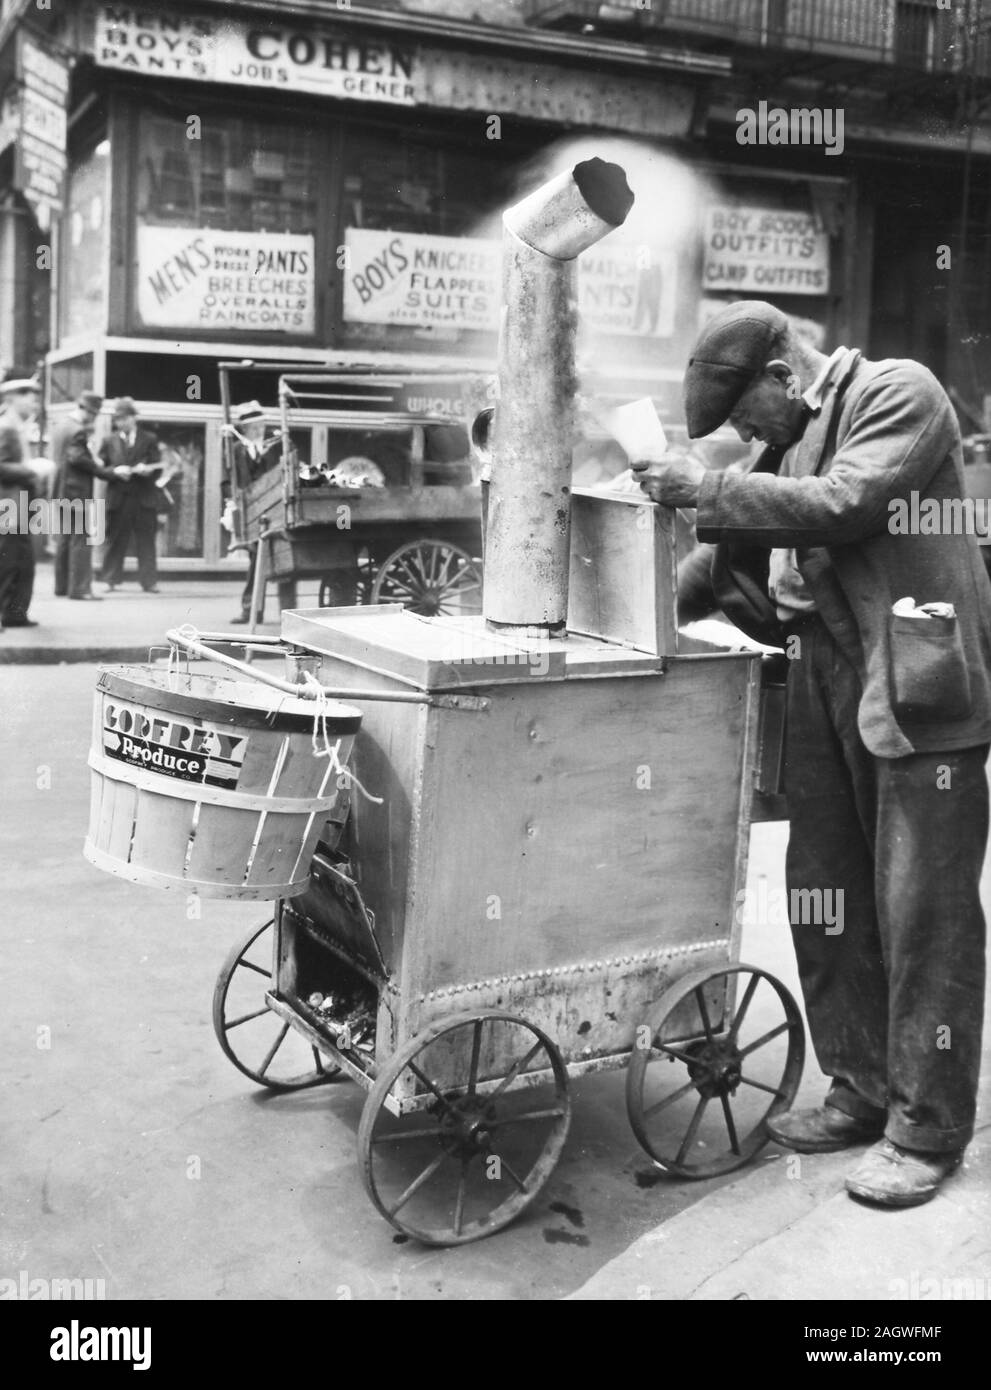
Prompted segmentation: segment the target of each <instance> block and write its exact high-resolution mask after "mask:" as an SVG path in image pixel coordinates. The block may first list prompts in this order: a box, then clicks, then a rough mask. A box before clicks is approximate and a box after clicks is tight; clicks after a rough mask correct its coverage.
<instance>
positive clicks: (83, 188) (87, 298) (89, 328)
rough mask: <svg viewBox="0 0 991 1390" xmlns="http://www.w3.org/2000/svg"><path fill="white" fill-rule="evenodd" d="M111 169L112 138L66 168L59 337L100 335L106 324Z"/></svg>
mask: <svg viewBox="0 0 991 1390" xmlns="http://www.w3.org/2000/svg"><path fill="white" fill-rule="evenodd" d="M109 167H110V142H109V140H101V141H100V143H99V144H98V145H97V146H96V147H95V148H94V149H93V150H91V151H90V153H89V154H87V155H86V156H85V157H84V158H82V159H80V160H78V161H75V162H74V163H73V164H72V166H71V167H70V169H69V174H68V178H67V181H66V203H65V214H64V216H63V219H62V226H63V234H62V247H63V250H62V286H63V288H62V295H61V314H60V320H61V321H60V325H59V328H60V333H61V337H62V338H63V339H65V338H74V337H77V336H80V335H82V334H94V333H99V332H100V331H101V330H104V329H105V328H106V325H107V260H106V248H107V239H108V236H109V228H108V206H109V183H108V179H109Z"/></svg>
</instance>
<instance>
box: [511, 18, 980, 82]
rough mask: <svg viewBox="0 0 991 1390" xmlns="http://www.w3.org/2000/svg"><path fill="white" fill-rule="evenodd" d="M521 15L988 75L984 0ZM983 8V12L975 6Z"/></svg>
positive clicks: (544, 21) (670, 36)
mask: <svg viewBox="0 0 991 1390" xmlns="http://www.w3.org/2000/svg"><path fill="white" fill-rule="evenodd" d="M524 9H525V12H526V17H527V20H528V22H529V23H531V24H537V25H545V24H567V23H574V22H580V23H586V24H597V25H601V24H610V23H612V24H616V25H619V24H623V23H624V22H625V23H626V24H628V25H629V26H630V28H631V29H632V28H634V27H636V28H639V29H640V30H641V31H644V30H649V31H652V32H654V33H656V34H658V36H659V37H660V35H661V34H663V35H664V37H665V38H666V39H668V40H669V41H670V40H674V39H675V38H683V39H685V40H687V41H689V42H690V41H692V40H693V39H694V40H695V41H696V42H701V41H707V42H719V43H725V44H727V45H739V46H742V47H747V48H765V49H772V50H791V51H794V52H796V53H811V54H818V53H821V54H823V55H827V56H835V57H837V58H843V57H848V58H851V59H854V60H860V61H863V62H870V63H876V64H888V65H893V66H897V67H906V68H912V69H915V70H916V71H920V72H931V73H946V72H959V71H960V70H961V69H963V68H967V69H968V70H969V71H971V72H973V73H975V74H978V75H981V76H989V75H991V46H989V40H988V31H989V28H991V0H984V2H983V3H982V0H957V3H955V4H954V5H952V6H951V7H950V8H949V9H944V8H941V7H939V6H938V5H937V0H524ZM982 11H984V13H982Z"/></svg>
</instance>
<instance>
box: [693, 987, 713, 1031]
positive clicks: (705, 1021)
mask: <svg viewBox="0 0 991 1390" xmlns="http://www.w3.org/2000/svg"><path fill="white" fill-rule="evenodd" d="M695 998H696V1001H697V1002H698V1006H699V1013H700V1014H701V1016H702V1028H703V1030H704V1032H705V1038H706V1042H712V1024H711V1023H710V1022H709V1010H708V1008H707V1007H706V1002H705V994H704V993H703V990H702V986H701V985H699V987H698V989H697V990H696V991H695Z"/></svg>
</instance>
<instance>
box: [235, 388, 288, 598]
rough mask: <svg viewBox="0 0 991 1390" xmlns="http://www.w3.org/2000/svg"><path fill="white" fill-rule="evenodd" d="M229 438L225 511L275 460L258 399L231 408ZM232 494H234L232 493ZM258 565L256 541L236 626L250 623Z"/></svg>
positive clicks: (273, 441)
mask: <svg viewBox="0 0 991 1390" xmlns="http://www.w3.org/2000/svg"><path fill="white" fill-rule="evenodd" d="M224 432H225V433H226V434H227V436H228V438H229V439H230V440H231V447H230V460H231V464H230V467H231V474H232V481H233V484H234V486H233V488H232V487H231V480H228V482H227V484H226V486H225V494H226V497H225V501H226V504H227V505H226V507H225V514H226V513H229V510H230V508H231V507H232V506H236V505H237V503H236V501H235V496H236V497H237V498H239V497H240V496H241V495H242V494H243V493H244V491H245V490H246V489H247V488H248V486H249V485H250V484H251V483H252V482H254V480H255V479H256V478H258V477H260V476H261V475H262V473H266V472H268V470H269V469H270V468H271V467H272V466H273V464H274V463H275V462H276V459H275V457H274V456H273V454H272V450H273V449H274V447H275V446H276V445H277V444H278V443H279V436H278V435H274V436H273V437H272V438H271V439H269V440H268V441H266V439H265V411H264V410H263V409H262V407H261V405H260V404H259V403H258V401H244V402H243V403H242V404H241V405H237V406H235V407H234V409H233V410H232V411H231V423H230V424H229V425H227V426H225V431H224ZM232 494H234V495H233V496H232ZM257 564H258V542H257V541H255V542H254V543H253V544H251V545H249V547H248V574H247V578H246V579H245V584H244V588H243V589H242V591H241V611H240V613H238V614H237V615H236V616H235V617H233V618H231V622H232V623H234V624H236V625H241V624H244V623H250V621H251V596H252V593H253V592H254V586H255V569H256V567H257Z"/></svg>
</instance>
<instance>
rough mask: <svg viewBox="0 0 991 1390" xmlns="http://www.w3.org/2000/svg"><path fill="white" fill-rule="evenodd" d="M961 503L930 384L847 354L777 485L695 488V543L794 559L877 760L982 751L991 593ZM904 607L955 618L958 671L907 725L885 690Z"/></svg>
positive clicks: (914, 368) (948, 431)
mask: <svg viewBox="0 0 991 1390" xmlns="http://www.w3.org/2000/svg"><path fill="white" fill-rule="evenodd" d="M784 472H786V474H787V476H782V473H784ZM963 497H964V476H963V457H962V449H961V440H960V430H959V427H958V425H957V421H956V416H955V414H954V412H953V408H952V406H951V404H950V401H949V398H948V397H947V395H946V393H945V392H944V390H943V388H942V387H941V386H940V384H939V382H938V381H937V380H936V378H935V377H934V376H933V375H932V373H931V372H930V371H928V370H927V369H926V368H925V367H923V366H921V365H920V364H919V363H918V362H912V361H908V360H887V361H883V362H869V361H867V360H865V359H863V358H861V357H860V355H859V353H854V352H851V353H850V354H848V357H847V359H846V361H845V363H844V364H843V365H842V366H841V368H840V371H839V373H838V377H837V382H836V385H835V387H834V388H833V389H831V390H829V391H828V392H827V395H826V397H825V399H824V401H823V404H822V407H821V409H820V411H819V413H818V414H817V415H816V416H814V417H813V418H812V419H811V420H810V422H809V424H808V426H807V428H806V430H805V433H804V434H803V436H802V438H801V440H800V442H799V443H798V444H797V445H796V447H795V448H794V449H792V450H791V451H789V452H788V453H787V454H786V455H785V458H784V461H783V463H782V471H781V472H779V473H777V474H770V473H766V472H758V471H753V472H750V473H746V474H732V473H717V472H708V473H706V475H705V477H704V479H703V481H702V485H701V488H700V491H699V498H698V518H697V529H698V535H699V539H700V540H701V541H730V542H733V541H738V542H747V543H749V544H756V545H760V546H766V547H767V548H768V549H772V548H776V547H793V548H795V550H796V552H797V559H798V566H799V569H800V570H801V573H802V575H803V577H804V579H805V582H806V584H807V585H808V587H809V590H810V591H811V593H812V596H813V598H814V600H815V603H816V607H817V609H818V611H819V614H820V616H821V618H822V619H823V621H824V622H825V623H826V625H827V627H828V628H829V629H830V631H831V633H832V635H833V637H834V638H835V640H836V642H837V644H838V645H839V646H840V647H841V648H842V650H843V651H844V652H845V653H846V654H847V656H848V657H849V658H850V660H851V661H853V662H854V663H855V664H856V666H857V667H858V669H859V671H860V674H861V678H862V680H863V695H862V698H861V701H860V707H859V710H858V727H859V729H860V734H861V737H862V738H863V740H864V744H865V745H866V747H867V748H868V750H869V751H870V752H871V753H873V754H875V755H876V756H879V757H887V758H897V757H903V756H905V755H907V754H910V753H913V752H936V751H939V750H941V749H946V750H950V749H955V748H967V747H972V746H975V745H978V744H983V743H987V742H989V741H991V583H989V581H988V577H987V574H986V572H985V569H984V563H983V561H982V559H981V554H980V547H979V546H978V544H977V541H976V539H975V537H974V535H973V534H972V532H971V529H969V528H968V526H967V525H966V524H965V523H962V522H961V521H960V519H959V518H960V517H961V515H962V513H961V512H960V511H959V501H960V499H962V498H963ZM954 500H956V502H957V508H958V509H957V510H956V511H954V509H953V507H952V503H953V501H954ZM927 501H928V502H929V506H928V507H927V506H926V503H927ZM947 503H949V504H950V505H949V506H947V505H945V504H947ZM934 510H935V511H938V512H939V514H940V515H941V516H942V517H944V518H945V519H946V520H945V521H944V523H943V524H941V525H940V526H939V529H938V530H936V531H935V533H930V532H932V531H933V526H932V524H931V523H929V524H926V523H922V524H920V522H919V517H920V516H921V515H922V514H924V513H925V514H928V515H930V516H931V515H932V514H933V511H934ZM954 517H956V518H957V520H956V521H955V522H954ZM905 597H912V598H914V599H915V601H916V603H917V604H921V603H929V602H936V601H940V602H946V603H952V604H953V606H954V609H955V612H956V623H955V624H954V633H953V641H954V644H955V646H956V648H957V653H956V656H957V658H958V659H957V660H956V661H955V662H954V660H953V659H952V654H951V653H950V652H949V651H948V652H947V654H946V672H947V673H948V674H947V675H946V679H947V681H949V682H950V683H951V684H952V685H953V688H952V689H951V688H949V686H947V687H946V698H945V702H944V704H943V707H942V709H941V710H940V711H933V710H930V711H927V712H926V714H925V716H924V717H914V715H913V714H911V713H906V712H905V706H904V702H901V703H900V702H899V701H898V700H897V698H896V691H895V689H894V684H895V680H894V679H893V671H894V670H897V669H898V668H899V663H901V662H904V660H905V658H904V656H903V655H900V653H902V652H904V650H905V649H904V648H903V647H902V646H900V645H899V644H900V642H901V641H902V639H901V638H900V637H899V636H898V625H897V623H895V622H893V619H892V616H891V609H892V605H893V604H894V603H895V602H896V601H897V600H898V599H901V598H905ZM905 621H906V620H902V628H904V623H905ZM907 621H908V622H909V623H912V622H913V621H914V622H916V623H924V621H925V620H922V619H918V620H912V619H909V620H907ZM915 631H916V632H919V629H918V628H916V629H915ZM932 631H933V629H931V628H930V629H929V630H928V632H927V633H922V634H921V635H922V636H923V637H928V636H929V635H930V634H931V633H932ZM912 651H913V652H914V648H913V649H912ZM911 659H913V658H912V654H911V653H910V655H909V661H911ZM938 659H940V658H939V654H938V653H937V660H938ZM936 675H937V678H938V676H939V672H938V670H937V672H936Z"/></svg>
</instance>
